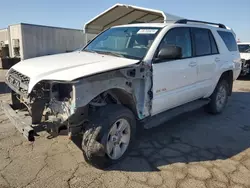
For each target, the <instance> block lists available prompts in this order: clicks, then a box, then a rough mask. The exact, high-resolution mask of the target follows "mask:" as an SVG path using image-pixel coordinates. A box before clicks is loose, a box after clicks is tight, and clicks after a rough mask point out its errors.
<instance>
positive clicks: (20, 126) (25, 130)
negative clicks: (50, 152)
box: [0, 101, 35, 141]
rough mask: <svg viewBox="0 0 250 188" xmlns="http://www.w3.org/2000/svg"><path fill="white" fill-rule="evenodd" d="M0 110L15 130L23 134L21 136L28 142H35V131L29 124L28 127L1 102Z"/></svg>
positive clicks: (8, 106) (13, 111)
mask: <svg viewBox="0 0 250 188" xmlns="http://www.w3.org/2000/svg"><path fill="white" fill-rule="evenodd" d="M0 105H1V108H2V109H3V110H4V112H5V114H6V116H7V117H8V118H9V120H10V121H11V123H12V124H13V125H14V126H15V127H16V128H17V130H18V131H19V132H21V133H22V134H23V136H24V137H25V138H26V139H27V140H29V141H35V131H34V129H33V127H32V126H31V124H30V125H29V124H28V123H27V122H24V121H23V120H22V118H20V117H19V116H18V114H17V113H16V112H15V110H13V108H12V107H11V106H10V104H8V103H6V102H3V101H1V103H0Z"/></svg>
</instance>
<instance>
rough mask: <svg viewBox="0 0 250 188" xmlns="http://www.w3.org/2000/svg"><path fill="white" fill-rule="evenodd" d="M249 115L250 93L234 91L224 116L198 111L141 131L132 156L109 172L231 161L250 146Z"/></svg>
mask: <svg viewBox="0 0 250 188" xmlns="http://www.w3.org/2000/svg"><path fill="white" fill-rule="evenodd" d="M249 113H250V93H247V92H234V93H233V95H232V97H231V99H230V102H229V104H228V106H227V108H226V109H225V111H224V112H223V113H222V114H220V115H210V114H207V113H206V112H204V110H203V109H197V110H195V111H192V112H189V113H186V114H182V115H181V116H178V117H176V118H174V119H172V120H171V121H169V122H167V123H165V124H164V125H162V126H159V127H157V128H153V129H150V130H145V131H142V132H140V133H139V134H140V135H139V137H138V141H137V143H136V145H135V146H134V149H133V150H132V151H131V152H130V154H129V155H128V157H126V159H124V160H122V161H121V162H120V163H118V164H116V165H114V166H112V167H111V168H109V169H107V170H119V171H130V172H143V171H159V169H161V168H162V167H164V166H167V165H169V164H174V163H191V162H202V161H212V160H217V159H228V158H230V157H232V156H235V155H237V154H239V153H240V152H242V151H244V150H246V149H248V148H249V147H250V139H249V134H250V122H249V117H248V116H249Z"/></svg>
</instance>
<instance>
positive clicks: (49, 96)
mask: <svg viewBox="0 0 250 188" xmlns="http://www.w3.org/2000/svg"><path fill="white" fill-rule="evenodd" d="M13 72H14V73H15V74H13ZM23 77H25V79H23ZM13 80H14V81H13ZM27 80H28V81H27ZM6 83H7V85H9V87H10V88H11V89H12V90H13V92H12V102H13V108H20V107H21V106H22V107H25V108H26V110H27V111H28V112H29V114H30V116H31V119H32V120H31V123H30V126H27V125H26V126H25V127H26V128H24V126H22V127H21V128H20V127H17V126H18V125H16V124H18V123H15V125H16V127H17V128H18V130H20V131H21V132H23V134H24V135H26V138H28V139H29V140H32V139H33V138H32V137H33V135H34V131H33V126H34V125H40V124H43V125H45V127H46V129H47V130H48V131H49V132H50V133H53V134H58V133H59V132H60V130H61V129H67V130H68V134H69V136H71V135H76V134H79V133H80V132H83V131H84V129H85V127H86V124H88V120H89V116H90V115H91V114H92V113H93V112H95V111H96V110H98V108H100V107H102V106H105V105H107V104H110V103H114V104H122V105H124V106H126V107H128V108H129V109H131V110H132V111H133V112H134V113H135V115H136V116H137V117H138V119H143V118H145V117H147V116H149V115H150V109H151V99H152V95H151V92H150V91H151V87H152V84H151V68H150V67H148V66H146V65H141V64H140V65H135V66H132V67H127V68H123V69H119V70H114V71H109V72H105V73H100V74H96V75H93V76H89V77H85V78H79V79H77V80H75V81H71V82H63V81H54V80H53V81H52V80H43V81H40V82H38V83H37V84H36V85H35V86H34V87H33V89H32V91H31V92H30V93H28V92H27V89H28V84H29V78H28V77H26V76H24V75H22V74H21V73H18V72H17V71H9V73H8V75H7V77H6ZM12 115H13V114H12ZM27 127H28V128H29V129H27ZM26 130H29V131H28V132H27V131H26ZM30 138H32V139H30Z"/></svg>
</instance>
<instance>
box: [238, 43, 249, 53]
mask: <svg viewBox="0 0 250 188" xmlns="http://www.w3.org/2000/svg"><path fill="white" fill-rule="evenodd" d="M238 48H239V51H240V53H250V44H239V45H238Z"/></svg>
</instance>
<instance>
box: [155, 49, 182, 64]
mask: <svg viewBox="0 0 250 188" xmlns="http://www.w3.org/2000/svg"><path fill="white" fill-rule="evenodd" d="M181 57H182V49H181V47H178V46H166V47H163V48H162V49H161V50H160V51H159V53H158V55H157V60H158V61H161V60H172V59H180V58H181Z"/></svg>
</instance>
